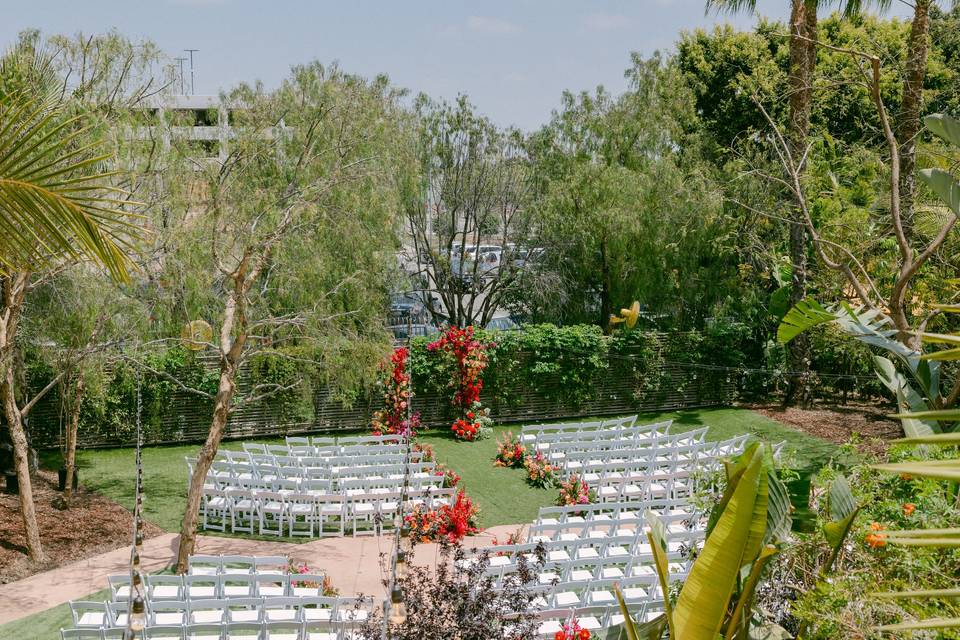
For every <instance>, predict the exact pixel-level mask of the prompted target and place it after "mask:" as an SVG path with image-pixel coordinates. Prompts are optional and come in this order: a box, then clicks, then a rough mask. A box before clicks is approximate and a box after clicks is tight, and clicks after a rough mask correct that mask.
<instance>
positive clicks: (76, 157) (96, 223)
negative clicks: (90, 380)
mask: <svg viewBox="0 0 960 640" xmlns="http://www.w3.org/2000/svg"><path fill="white" fill-rule="evenodd" d="M65 93H66V91H65V87H64V86H63V85H62V84H60V85H59V86H58V83H57V80H56V74H55V73H54V71H53V65H52V58H50V57H49V56H46V55H44V54H43V53H42V52H41V53H38V52H37V50H36V48H35V47H34V46H33V45H32V43H30V42H25V43H24V42H22V43H21V44H20V45H18V46H17V47H16V48H14V49H13V50H11V51H10V52H9V53H7V54H6V55H5V56H3V58H0V403H2V411H3V417H4V419H5V422H6V426H7V429H8V430H9V434H10V440H11V442H12V444H13V450H14V468H15V470H16V473H17V480H18V483H19V498H20V511H21V515H22V517H23V524H24V530H25V533H26V538H27V548H28V550H29V553H30V557H31V559H33V560H34V561H37V562H39V561H42V560H43V557H44V555H43V548H42V546H41V543H40V532H39V528H38V526H37V519H36V513H35V510H34V504H33V488H32V485H31V478H30V468H29V464H28V451H29V448H28V444H27V437H26V432H25V430H24V426H23V419H24V416H25V415H26V414H27V413H28V412H29V410H30V409H31V408H32V407H33V406H34V404H35V402H36V400H37V399H38V396H34V398H33V399H32V400H31V401H30V402H27V403H26V404H21V402H22V394H18V393H17V389H16V376H15V366H16V365H15V362H16V358H15V352H16V348H17V327H18V326H19V321H20V317H21V314H22V312H23V305H24V299H25V296H26V294H27V293H28V292H29V290H30V288H31V286H32V283H33V279H32V277H31V276H32V274H33V273H34V272H35V271H37V270H40V269H49V268H51V267H56V266H58V265H62V264H64V263H66V262H69V261H75V260H78V259H89V260H91V261H93V262H94V263H96V264H99V265H100V266H102V267H103V268H105V269H106V270H107V271H108V272H109V273H110V274H111V275H112V277H113V278H115V279H117V280H121V281H123V280H127V279H128V264H129V258H128V257H127V250H128V249H130V247H131V244H132V242H133V241H134V239H135V238H136V236H137V234H138V231H139V229H140V228H139V226H138V224H137V220H136V218H135V217H134V216H133V215H132V214H131V213H130V211H129V207H130V205H131V203H130V202H128V201H127V200H126V194H125V193H124V192H123V191H121V190H119V189H116V188H114V187H112V186H111V184H110V182H111V178H112V176H113V173H112V172H110V171H107V170H105V169H104V166H105V163H106V162H107V161H108V160H109V159H110V154H109V153H106V152H104V144H103V140H102V139H101V138H98V137H97V136H96V135H94V133H93V131H92V128H91V126H90V125H88V124H87V123H88V119H87V117H86V116H85V115H84V114H82V113H75V114H72V113H71V108H72V106H73V105H72V103H71V102H69V101H67V100H64V98H63V96H64V94H65ZM49 388H50V387H48V388H47V389H45V390H44V391H43V392H41V394H40V395H42V393H45V392H46V391H47V390H49Z"/></svg>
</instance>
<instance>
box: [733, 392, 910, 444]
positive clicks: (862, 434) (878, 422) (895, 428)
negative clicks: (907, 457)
mask: <svg viewBox="0 0 960 640" xmlns="http://www.w3.org/2000/svg"><path fill="white" fill-rule="evenodd" d="M746 406H747V408H749V409H752V410H754V411H756V412H757V413H759V414H761V415H763V416H766V417H768V418H770V419H771V420H776V421H777V422H780V423H782V424H786V425H789V426H791V427H793V428H794V429H797V430H799V431H802V432H803V433H806V434H808V435H811V436H815V437H817V438H820V439H822V440H826V441H828V442H833V443H835V444H838V445H840V444H845V443H847V442H850V441H851V439H853V440H854V442H855V444H856V447H857V450H858V451H860V452H861V453H866V454H871V455H877V456H882V455H883V454H884V453H886V451H887V447H888V446H889V442H890V440H892V439H894V438H900V437H903V429H902V427H901V426H900V422H899V421H897V420H892V419H890V418H888V417H887V415H888V414H889V413H891V412H892V411H893V409H891V408H884V407H878V406H876V405H871V404H848V405H843V406H839V405H822V406H821V405H814V407H813V408H811V409H801V408H799V407H783V406H781V405H774V404H762V405H746Z"/></svg>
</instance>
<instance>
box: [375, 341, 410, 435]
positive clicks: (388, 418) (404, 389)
mask: <svg viewBox="0 0 960 640" xmlns="http://www.w3.org/2000/svg"><path fill="white" fill-rule="evenodd" d="M409 357H410V352H409V350H408V349H407V348H406V347H397V348H396V349H394V350H393V353H392V354H391V355H390V360H389V361H384V362H381V363H380V375H379V378H378V379H377V385H378V387H380V389H381V391H382V393H383V405H384V406H383V409H380V410H378V411H376V412H375V413H374V414H373V421H372V422H371V424H370V427H371V429H372V430H373V433H374V435H378V436H379V435H386V434H397V435H399V436H403V437H413V436H415V435H416V432H417V428H419V426H420V413H419V412H417V413H414V414H413V415H411V416H409V418H408V417H407V410H408V408H409V403H410V400H411V398H412V397H413V393H412V391H411V389H410V373H409V372H408V371H407V358H409Z"/></svg>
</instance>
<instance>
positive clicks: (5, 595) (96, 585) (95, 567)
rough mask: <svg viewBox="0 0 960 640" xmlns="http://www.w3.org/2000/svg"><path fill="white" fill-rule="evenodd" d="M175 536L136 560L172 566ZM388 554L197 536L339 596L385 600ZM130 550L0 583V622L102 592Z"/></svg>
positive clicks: (374, 547)
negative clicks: (295, 572) (288, 564)
mask: <svg viewBox="0 0 960 640" xmlns="http://www.w3.org/2000/svg"><path fill="white" fill-rule="evenodd" d="M518 527H519V525H503V526H498V527H491V528H490V529H487V530H486V531H485V532H484V533H482V534H480V535H478V536H473V537H470V538H467V539H466V541H465V542H466V544H467V546H486V545H489V544H490V543H491V542H492V539H493V537H494V536H499V537H501V538H505V537H506V535H507V534H509V533H512V532H514V531H516V530H517V528H518ZM177 540H178V536H177V535H176V534H172V533H168V534H164V535H162V536H159V537H156V538H151V539H149V540H147V541H145V542H144V545H143V555H142V558H141V562H142V563H143V567H144V570H145V571H147V572H155V571H159V570H161V569H163V568H164V567H166V566H168V565H169V564H171V563H172V562H173V560H174V558H175V557H176V552H177ZM392 550H393V536H362V537H357V538H353V537H343V538H339V537H337V538H320V539H316V540H312V541H310V542H306V543H302V544H296V543H291V542H279V541H278V542H264V541H261V540H247V539H244V538H227V537H217V536H198V539H197V551H196V552H197V553H206V554H230V555H286V556H289V557H290V558H291V559H292V560H296V561H299V562H306V563H307V564H308V565H309V566H310V568H311V569H317V570H322V571H323V572H324V573H326V574H327V575H329V576H331V578H332V580H333V584H334V586H335V587H336V588H338V589H340V593H341V595H347V596H349V595H358V594H364V595H374V596H377V597H381V598H382V597H383V596H384V591H385V590H384V587H383V584H382V582H381V580H382V579H383V576H382V569H381V554H390V553H392ZM437 552H438V547H437V545H433V544H424V545H418V546H417V548H416V555H415V557H414V561H413V562H414V563H415V564H418V565H427V566H432V565H434V564H435V562H436V558H437ZM129 562H130V549H129V547H124V548H121V549H116V550H114V551H110V552H108V553H104V554H100V555H98V556H93V557H92V558H87V559H86V560H80V561H78V562H74V563H72V564H68V565H64V566H62V567H58V568H57V569H52V570H50V571H45V572H44V573H38V574H36V575H32V576H30V577H28V578H24V579H23V580H18V581H16V582H11V583H9V584H4V585H0V624H5V623H7V622H12V621H14V620H18V619H20V618H24V617H26V616H29V615H32V614H34V613H38V612H40V611H45V610H47V609H50V608H52V607H56V606H57V605H61V604H65V603H66V602H68V601H70V600H80V599H83V598H85V597H86V596H88V595H90V594H91V593H95V592H97V591H100V590H101V589H105V588H107V586H108V584H107V576H110V575H117V574H125V573H127V571H128V570H129Z"/></svg>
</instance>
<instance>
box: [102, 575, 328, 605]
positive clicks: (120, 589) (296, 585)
mask: <svg viewBox="0 0 960 640" xmlns="http://www.w3.org/2000/svg"><path fill="white" fill-rule="evenodd" d="M107 580H108V581H109V583H110V592H111V599H112V600H113V601H116V602H120V601H126V600H128V599H129V598H130V576H129V575H114V576H108V577H107ZM312 583H316V584H317V585H321V584H322V583H323V574H314V573H311V574H297V575H289V574H286V573H284V574H283V575H271V574H266V573H240V572H238V573H222V574H210V575H204V574H193V575H191V574H187V575H183V576H179V575H165V574H160V575H150V576H147V577H146V586H147V599H148V600H150V601H157V602H159V601H162V600H191V599H206V598H239V597H254V596H257V597H279V596H296V597H307V596H314V597H315V596H320V595H323V594H322V593H321V587H319V586H316V587H314V586H307V585H308V584H312Z"/></svg>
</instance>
